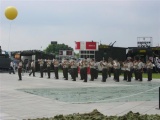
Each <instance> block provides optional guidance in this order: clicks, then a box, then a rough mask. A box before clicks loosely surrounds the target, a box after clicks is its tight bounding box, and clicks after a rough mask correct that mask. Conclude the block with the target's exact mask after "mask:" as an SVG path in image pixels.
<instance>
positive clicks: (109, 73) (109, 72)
mask: <svg viewBox="0 0 160 120" xmlns="http://www.w3.org/2000/svg"><path fill="white" fill-rule="evenodd" d="M108 77H111V68H110V67H109V68H108Z"/></svg>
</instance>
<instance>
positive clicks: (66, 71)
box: [63, 68, 68, 80]
mask: <svg viewBox="0 0 160 120" xmlns="http://www.w3.org/2000/svg"><path fill="white" fill-rule="evenodd" d="M63 69H64V78H66V79H67V80H68V68H63Z"/></svg>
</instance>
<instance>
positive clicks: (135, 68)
mask: <svg viewBox="0 0 160 120" xmlns="http://www.w3.org/2000/svg"><path fill="white" fill-rule="evenodd" d="M133 70H134V76H135V80H138V62H137V60H134V62H133Z"/></svg>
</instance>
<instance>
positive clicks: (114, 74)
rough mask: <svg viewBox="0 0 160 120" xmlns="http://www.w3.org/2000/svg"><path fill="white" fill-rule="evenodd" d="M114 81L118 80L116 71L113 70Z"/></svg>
mask: <svg viewBox="0 0 160 120" xmlns="http://www.w3.org/2000/svg"><path fill="white" fill-rule="evenodd" d="M113 79H114V80H116V69H113Z"/></svg>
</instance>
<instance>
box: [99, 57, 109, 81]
mask: <svg viewBox="0 0 160 120" xmlns="http://www.w3.org/2000/svg"><path fill="white" fill-rule="evenodd" d="M100 65H101V66H102V82H106V79H107V67H108V66H107V62H106V61H105V60H103V61H101V62H100Z"/></svg>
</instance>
